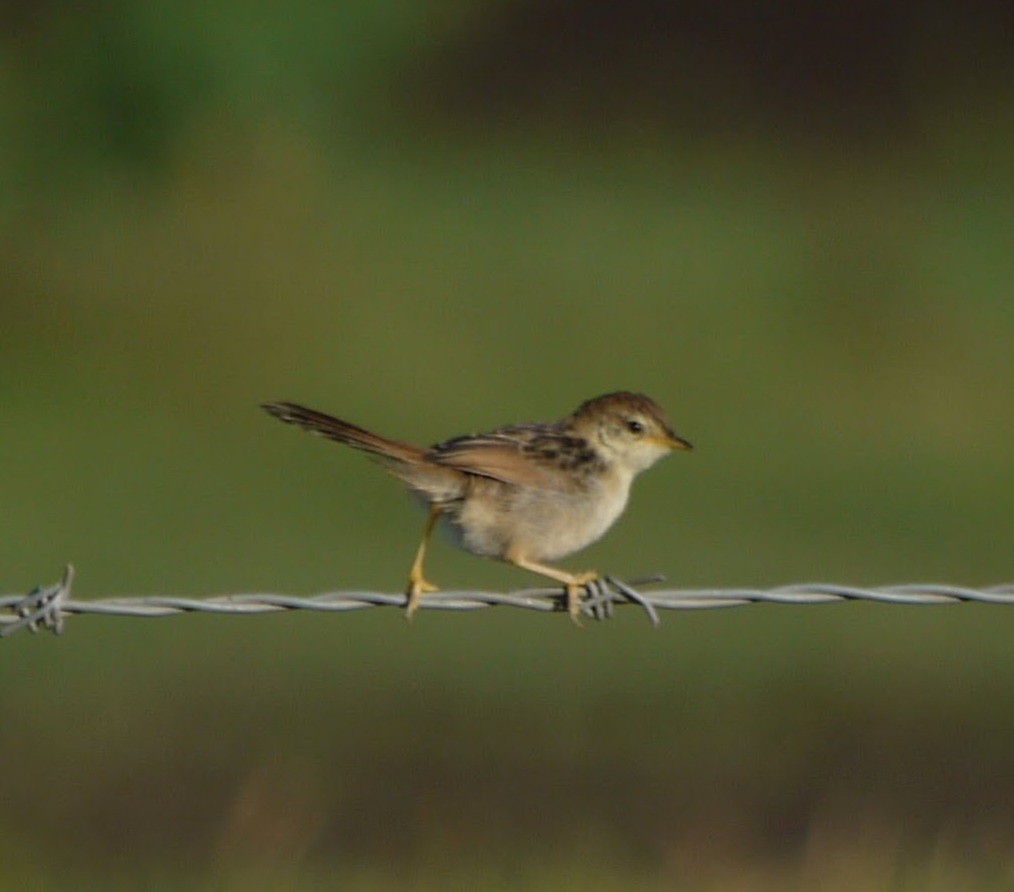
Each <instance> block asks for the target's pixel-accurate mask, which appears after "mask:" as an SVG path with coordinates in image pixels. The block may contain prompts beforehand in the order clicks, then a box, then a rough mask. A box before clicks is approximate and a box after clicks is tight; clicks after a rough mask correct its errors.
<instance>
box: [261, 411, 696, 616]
mask: <svg viewBox="0 0 1014 892" xmlns="http://www.w3.org/2000/svg"><path fill="white" fill-rule="evenodd" d="M263 408H264V409H266V410H267V411H268V412H270V413H271V414H272V415H274V416H275V417H276V418H280V419H281V420H282V421H287V422H290V423H292V424H298V425H299V426H300V427H304V428H306V429H307V430H309V431H312V432H313V433H316V434H321V435H323V436H325V437H328V438H330V439H332V440H337V441H338V442H339V443H346V444H347V445H349V446H352V447H354V448H356V449H361V450H363V451H364V452H368V453H370V456H371V457H372V458H373V459H375V460H376V461H377V462H379V463H380V464H381V465H383V466H384V467H385V468H387V470H389V471H390V472H391V473H393V474H394V475H395V476H396V477H398V478H400V479H401V480H402V481H403V482H404V483H406V484H407V485H408V487H409V489H410V490H412V492H413V493H415V494H416V495H417V496H418V497H419V498H420V499H421V500H422V501H423V502H425V503H426V504H427V505H428V506H429V518H428V519H427V522H426V528H425V531H424V532H423V537H422V542H421V543H420V544H419V549H418V551H417V552H416V556H415V561H414V562H413V563H412V569H411V570H410V572H409V577H408V585H407V587H406V590H405V594H406V597H407V606H406V615H407V616H408V617H409V618H411V616H412V614H413V613H415V611H416V609H417V608H418V607H419V597H420V595H421V594H422V593H423V592H431V591H435V590H436V586H434V585H433V584H432V583H430V582H428V581H427V580H426V578H425V577H424V575H423V560H424V558H425V556H426V545H427V543H428V542H429V539H430V536H431V535H432V533H433V528H434V527H435V526H436V524H437V522H438V521H439V522H440V523H441V524H442V526H444V527H446V529H447V530H448V532H450V534H451V537H452V540H453V541H454V542H455V544H457V545H458V546H459V547H461V548H463V549H464V550H465V551H468V552H471V553H472V554H476V555H481V556H482V557H490V558H496V559H497V560H501V561H507V562H508V563H511V564H515V565H516V566H518V567H523V568H524V569H526V570H532V571H533V572H535V573H541V574H542V575H544V576H548V577H549V578H550V579H555V580H556V581H557V582H561V583H563V585H564V586H565V588H566V593H567V608H568V611H569V612H570V616H571V618H572V619H573V620H574V621H575V622H577V620H578V616H579V614H580V609H581V603H580V590H581V588H582V587H583V586H585V585H587V584H588V583H589V582H592V581H593V580H596V579H598V574H597V573H596V572H594V571H592V570H589V571H586V572H584V573H569V572H567V571H566V570H560V569H558V568H556V567H552V566H549V565H548V564H547V563H545V562H546V561H554V560H557V559H559V558H562V557H566V556H567V555H569V554H572V553H573V552H575V551H577V550H578V549H581V548H584V547H585V546H586V545H589V544H591V543H592V542H594V541H595V540H597V539H598V538H600V537H601V536H602V535H603V534H604V533H605V532H606V530H608V529H609V527H611V526H612V525H613V522H614V521H615V520H616V519H617V518H618V517H619V516H620V515H621V514H622V513H623V509H624V508H625V507H626V505H627V497H628V495H629V493H630V484H631V483H632V482H633V479H634V477H636V476H637V474H639V473H640V472H641V471H644V470H646V469H647V468H650V467H651V466H652V465H653V464H655V462H656V461H658V460H659V459H660V458H662V457H663V456H664V455H666V454H667V453H668V452H669V451H670V450H673V449H691V448H693V447H692V446H691V445H690V443H688V442H687V441H686V440H684V439H683V438H682V437H679V436H677V435H676V434H675V433H673V430H672V428H671V427H670V425H669V422H668V421H667V420H666V417H665V415H664V414H663V413H662V410H661V409H660V408H659V407H658V405H657V404H656V403H655V402H654V401H653V400H651V399H649V398H648V397H646V396H644V395H642V394H639V393H629V392H626V391H620V392H619V393H607V394H606V395H604V396H599V397H595V398H594V399H590V400H588V401H587V402H584V403H582V404H581V405H580V406H578V407H577V409H575V410H574V412H572V413H571V414H570V415H568V416H566V417H565V418H562V419H560V420H559V421H552V422H536V423H530V424H518V425H511V426H509V427H501V428H497V429H496V430H493V431H490V432H489V433H485V434H466V435H465V436H461V437H455V438H454V439H452V440H446V441H444V442H443V443H437V444H436V445H434V446H431V447H429V448H428V449H423V448H421V447H419V446H413V445H412V444H410V443H403V442H401V441H399V440H388V439H387V438H386V437H381V436H379V435H378V434H374V433H371V432H370V431H368V430H364V429H363V428H361V427H356V425H354V424H350V423H349V422H347V421H342V420H341V419H339V418H333V417H332V416H330V415H325V414H323V413H322V412H316V411H314V410H313V409H307V408H305V407H303V406H299V405H296V404H295V403H286V402H282V403H265V404H264V405H263Z"/></svg>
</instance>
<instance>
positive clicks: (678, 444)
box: [663, 433, 694, 451]
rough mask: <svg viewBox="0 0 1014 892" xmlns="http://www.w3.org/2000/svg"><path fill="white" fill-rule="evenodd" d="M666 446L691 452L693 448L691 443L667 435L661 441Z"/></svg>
mask: <svg viewBox="0 0 1014 892" xmlns="http://www.w3.org/2000/svg"><path fill="white" fill-rule="evenodd" d="M663 442H664V443H665V445H666V446H668V447H669V448H670V449H685V450H688V451H689V450H691V449H693V448H694V446H693V443H691V442H690V441H689V440H684V439H683V438H682V437H677V436H676V434H673V433H668V434H666V436H665V439H664V440H663Z"/></svg>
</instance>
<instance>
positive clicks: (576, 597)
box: [507, 554, 599, 626]
mask: <svg viewBox="0 0 1014 892" xmlns="http://www.w3.org/2000/svg"><path fill="white" fill-rule="evenodd" d="M507 560H508V561H510V562H511V563H512V564H514V565H515V566H516V567H521V568H522V569H525V570H531V571H532V572H533V573H540V574H542V575H543V576H548V577H549V578H550V579H555V580H556V581H557V582H562V583H563V587H564V589H566V592H567V613H569V614H570V618H571V621H572V622H573V623H574V625H576V626H579V625H581V589H582V588H584V587H585V586H586V585H587V584H588V583H589V582H594V581H595V580H596V579H598V578H599V574H598V573H597V572H595V571H594V570H585V572H583V573H569V572H568V571H566V570H561V569H559V568H558V567H550V566H549V565H548V564H540V563H539V562H538V561H532V560H529V559H528V558H526V557H525V556H524V555H520V554H508V555H507Z"/></svg>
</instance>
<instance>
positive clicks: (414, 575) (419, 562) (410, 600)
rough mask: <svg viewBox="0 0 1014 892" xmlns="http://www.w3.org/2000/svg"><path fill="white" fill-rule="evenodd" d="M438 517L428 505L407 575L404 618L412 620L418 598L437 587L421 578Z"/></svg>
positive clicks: (436, 509) (433, 507)
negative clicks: (427, 512)
mask: <svg viewBox="0 0 1014 892" xmlns="http://www.w3.org/2000/svg"><path fill="white" fill-rule="evenodd" d="M439 517H440V509H439V508H437V507H436V505H430V513H429V517H427V518H426V527H425V529H423V536H422V541H421V542H420V543H419V550H418V551H416V553H415V560H414V561H413V562H412V569H411V570H409V573H408V585H407V586H406V587H405V598H406V600H405V618H406V619H412V615H413V614H414V613H415V612H416V610H418V609H419V596H420V595H422V594H423V593H424V592H435V591H436V590H437V587H436V586H435V585H434V584H433V583H432V582H427V580H426V579H425V577H424V576H423V560H424V559H425V557H426V545H427V544H428V543H429V541H430V536H432V535H433V529H434V527H436V525H437V518H439Z"/></svg>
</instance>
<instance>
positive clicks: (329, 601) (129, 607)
mask: <svg viewBox="0 0 1014 892" xmlns="http://www.w3.org/2000/svg"><path fill="white" fill-rule="evenodd" d="M73 581H74V568H73V566H71V565H70V564H68V565H67V568H66V570H65V571H64V574H63V579H61V580H60V582H57V583H55V584H53V585H49V586H38V587H36V588H34V589H33V590H32V591H31V592H29V593H28V594H27V595H0V638H5V637H7V636H8V635H12V634H13V633H14V632H16V631H18V630H19V629H26V628H27V629H29V630H30V631H32V632H37V631H39V630H40V629H43V630H48V631H51V632H55V633H57V634H59V633H60V632H61V631H63V624H64V619H65V617H66V616H68V615H70V614H80V613H98V614H104V615H106V616H171V615H173V614H178V613H190V612H197V611H204V612H208V613H229V614H236V613H243V614H250V613H270V612H275V611H280V610H324V611H342V610H358V609H362V608H365V607H404V606H405V596H404V595H403V594H385V593H382V592H356V591H339V592H324V593H322V594H319V595H311V596H307V597H300V596H295V595H281V594H237V595H218V596H215V597H208V598H183V597H176V596H165V595H149V596H143V597H121V598H104V599H102V600H95V601H74V600H71V598H70V587H71V584H72V583H73ZM662 581H664V579H663V577H661V576H649V577H646V578H643V579H638V580H634V581H633V582H632V583H626V582H622V581H621V580H619V579H616V578H615V577H614V576H603V577H602V578H601V579H597V580H595V581H593V582H590V583H588V584H587V585H586V586H585V589H586V598H585V599H584V601H583V602H582V610H583V612H584V613H585V615H587V616H590V617H592V618H594V619H599V620H601V619H609V618H610V617H612V615H613V609H614V607H616V606H617V605H620V604H634V605H636V606H638V607H640V608H641V609H642V610H643V611H644V612H645V613H646V614H647V616H648V619H649V620H650V621H651V623H652V625H655V626H657V625H659V617H658V611H659V610H695V609H702V608H711V607H737V606H741V605H744V604H756V603H760V602H767V603H774V604H827V603H831V602H835V601H876V602H880V603H887V604H957V603H961V602H967V601H976V602H979V603H984V604H1012V605H1014V583H1008V584H1005V585H994V586H989V587H986V588H967V587H964V586H956V585H941V584H938V583H909V584H904V585H887V586H880V587H877V588H859V587H857V586H848V585H835V584H831V583H824V582H807V583H797V584H795V585H784V586H779V587H776V588H768V589H755V588H724V589H717V588H715V589H670V590H663V591H651V592H640V591H638V590H637V589H636V588H634V586H642V585H650V584H654V583H659V582H662ZM419 606H420V607H421V608H426V609H433V610H475V609H479V608H483V607H496V606H499V607H521V608H525V609H527V610H543V611H560V610H566V604H565V600H564V596H563V592H562V591H561V590H560V589H549V588H535V589H521V590H519V591H515V592H507V593H499V592H468V591H461V592H454V591H450V592H435V593H433V594H428V595H426V597H424V598H423V599H422V602H421V604H420V605H419Z"/></svg>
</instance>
